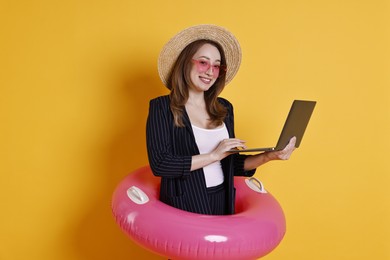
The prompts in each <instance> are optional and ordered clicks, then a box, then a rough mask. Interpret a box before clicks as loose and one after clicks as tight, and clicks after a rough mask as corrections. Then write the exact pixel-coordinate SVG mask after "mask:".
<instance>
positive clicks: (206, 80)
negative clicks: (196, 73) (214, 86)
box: [199, 77, 212, 84]
mask: <svg viewBox="0 0 390 260" xmlns="http://www.w3.org/2000/svg"><path fill="white" fill-rule="evenodd" d="M199 79H200V80H201V81H202V82H204V83H206V84H209V83H210V82H211V81H212V79H210V78H205V77H199Z"/></svg>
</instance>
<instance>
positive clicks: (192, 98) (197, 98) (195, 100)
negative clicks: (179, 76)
mask: <svg viewBox="0 0 390 260" xmlns="http://www.w3.org/2000/svg"><path fill="white" fill-rule="evenodd" d="M186 103H187V104H193V105H200V104H205V100H204V92H194V91H190V92H189V93H188V100H187V102H186Z"/></svg>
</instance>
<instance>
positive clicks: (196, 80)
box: [146, 25, 295, 215]
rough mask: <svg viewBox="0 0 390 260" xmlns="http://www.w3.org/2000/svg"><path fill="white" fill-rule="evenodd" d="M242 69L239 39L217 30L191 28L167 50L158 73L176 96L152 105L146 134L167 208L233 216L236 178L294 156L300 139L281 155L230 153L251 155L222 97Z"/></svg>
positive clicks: (150, 160)
mask: <svg viewBox="0 0 390 260" xmlns="http://www.w3.org/2000/svg"><path fill="white" fill-rule="evenodd" d="M240 62H241V49H240V45H239V43H238V41H237V40H236V38H235V37H234V36H233V35H232V34H231V33H230V32H228V31H227V30H226V29H224V28H221V27H218V26H215V25H198V26H194V27H190V28H187V29H185V30H183V31H181V32H180V33H178V34H177V35H176V36H174V37H173V38H172V39H171V40H170V41H169V42H168V43H167V44H166V45H165V46H164V48H163V50H162V51H161V53H160V57H159V63H158V68H159V74H160V78H161V80H162V82H163V83H164V84H165V85H166V86H167V87H168V89H169V90H170V94H169V95H167V96H161V97H157V98H155V99H153V100H151V101H150V107H149V116H148V120H147V127H146V128H147V129H146V130H147V148H148V157H149V163H150V166H151V169H152V171H153V174H154V175H156V176H159V177H161V189H160V200H161V201H162V202H164V203H166V204H168V205H171V206H173V207H176V208H179V209H182V210H186V211H190V212H194V213H201V214H212V215H225V214H234V200H235V189H234V185H233V177H234V176H252V175H253V174H254V173H255V170H256V168H257V167H258V166H260V165H262V164H264V163H266V162H269V161H271V160H286V159H288V158H289V157H290V155H291V153H292V152H293V151H294V149H295V147H294V145H295V138H292V139H291V140H290V143H289V144H288V145H287V146H286V148H285V149H284V150H283V151H275V152H267V153H261V154H256V155H243V154H239V153H234V152H230V151H231V150H232V149H236V148H240V147H242V148H245V141H243V140H241V139H238V138H235V135H234V116H233V106H232V105H231V104H230V103H229V101H227V100H226V99H223V98H221V97H218V96H219V94H220V93H221V92H222V90H223V88H224V86H225V84H227V83H228V82H230V81H231V80H232V79H233V77H234V75H235V74H236V73H237V71H238V68H239V65H240Z"/></svg>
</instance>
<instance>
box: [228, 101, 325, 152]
mask: <svg viewBox="0 0 390 260" xmlns="http://www.w3.org/2000/svg"><path fill="white" fill-rule="evenodd" d="M316 103H317V102H316V101H307V100H294V102H293V103H292V105H291V108H290V112H289V113H288V116H287V119H286V122H285V123H284V126H283V130H282V132H281V134H280V136H279V140H278V143H277V144H276V146H275V147H266V148H250V149H233V150H230V151H229V152H238V153H243V152H267V151H279V150H283V149H284V148H285V147H286V145H287V144H288V142H289V141H290V139H291V138H292V137H294V136H295V137H296V138H297V141H296V143H295V147H296V148H298V147H299V145H300V144H301V141H302V138H303V134H304V133H305V130H306V127H307V125H308V123H309V120H310V117H311V114H312V113H313V110H314V107H315V105H316Z"/></svg>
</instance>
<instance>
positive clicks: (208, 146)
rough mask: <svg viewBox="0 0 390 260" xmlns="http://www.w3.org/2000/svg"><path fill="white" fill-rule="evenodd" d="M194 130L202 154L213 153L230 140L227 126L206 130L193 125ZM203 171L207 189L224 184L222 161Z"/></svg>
mask: <svg viewBox="0 0 390 260" xmlns="http://www.w3.org/2000/svg"><path fill="white" fill-rule="evenodd" d="M192 130H193V131H194V135H195V141H196V144H197V146H198V149H199V153H200V154H205V153H209V152H211V151H213V150H214V149H215V148H216V147H217V146H218V144H219V143H220V142H221V141H222V140H223V139H227V138H229V134H228V131H227V128H226V125H225V124H223V125H222V126H221V127H218V128H214V129H204V128H200V127H197V126H194V125H192ZM203 171H204V177H205V179H206V186H207V187H214V186H217V185H219V184H221V183H223V180H224V177H223V171H222V166H221V162H220V161H216V162H214V163H211V164H209V165H207V166H205V167H203Z"/></svg>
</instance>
